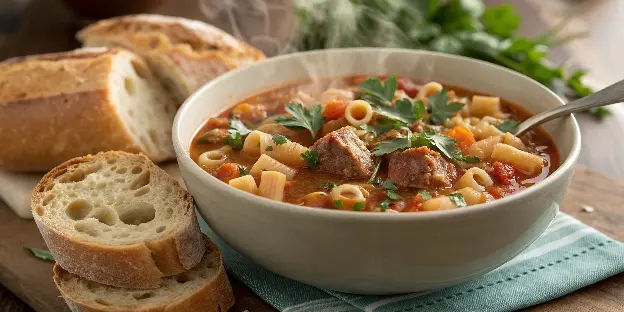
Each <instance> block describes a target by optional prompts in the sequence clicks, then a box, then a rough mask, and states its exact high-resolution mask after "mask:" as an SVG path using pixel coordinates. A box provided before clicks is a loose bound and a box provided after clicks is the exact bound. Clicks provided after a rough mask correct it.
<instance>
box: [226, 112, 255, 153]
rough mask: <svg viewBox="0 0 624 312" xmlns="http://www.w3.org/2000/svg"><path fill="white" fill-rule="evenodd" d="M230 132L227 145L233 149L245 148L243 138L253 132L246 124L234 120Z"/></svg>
mask: <svg viewBox="0 0 624 312" xmlns="http://www.w3.org/2000/svg"><path fill="white" fill-rule="evenodd" d="M228 132H229V133H230V135H228V137H227V143H228V145H230V146H231V147H232V148H233V149H241V148H243V141H244V140H243V137H244V136H246V135H248V134H249V133H250V132H251V130H250V129H249V128H247V126H245V124H244V123H243V122H242V121H240V120H238V119H232V120H231V121H230V124H229V129H228Z"/></svg>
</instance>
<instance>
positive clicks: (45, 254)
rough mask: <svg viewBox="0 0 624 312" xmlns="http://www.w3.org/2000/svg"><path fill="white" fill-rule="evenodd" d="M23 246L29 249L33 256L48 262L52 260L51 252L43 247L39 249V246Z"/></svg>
mask: <svg viewBox="0 0 624 312" xmlns="http://www.w3.org/2000/svg"><path fill="white" fill-rule="evenodd" d="M24 248H25V249H26V250H28V251H30V253H32V255H33V256H35V257H37V258H39V259H41V260H45V261H50V262H54V257H53V256H52V253H50V252H49V251H47V250H44V249H39V248H33V247H28V246H24Z"/></svg>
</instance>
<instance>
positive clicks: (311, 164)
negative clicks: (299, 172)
mask: <svg viewBox="0 0 624 312" xmlns="http://www.w3.org/2000/svg"><path fill="white" fill-rule="evenodd" d="M301 158H303V160H304V161H305V163H306V164H307V165H308V168H316V167H317V166H318V165H319V154H318V152H317V151H312V150H308V151H305V152H303V153H301Z"/></svg>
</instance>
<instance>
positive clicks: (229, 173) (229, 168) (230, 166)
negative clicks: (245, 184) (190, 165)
mask: <svg viewBox="0 0 624 312" xmlns="http://www.w3.org/2000/svg"><path fill="white" fill-rule="evenodd" d="M239 168H241V166H240V165H239V164H235V163H225V164H223V165H221V166H219V168H217V171H216V172H215V177H217V179H219V180H221V181H223V182H225V183H228V182H230V180H232V179H236V178H239V177H240V176H241V174H240V170H239Z"/></svg>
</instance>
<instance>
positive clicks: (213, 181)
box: [172, 48, 581, 221]
mask: <svg viewBox="0 0 624 312" xmlns="http://www.w3.org/2000/svg"><path fill="white" fill-rule="evenodd" d="M357 52H383V53H388V54H391V53H397V52H403V53H404V52H409V53H414V54H420V55H426V56H433V57H441V58H449V59H458V60H460V61H463V62H473V63H477V64H479V65H478V66H487V67H493V68H495V70H499V71H504V72H506V73H507V74H510V75H514V76H516V77H518V78H520V79H525V80H530V81H531V82H532V83H534V84H537V85H538V86H539V87H540V88H541V89H542V90H543V91H544V92H547V93H548V94H550V95H551V96H552V97H554V98H555V99H557V100H558V102H559V103H560V104H561V105H564V104H565V103H564V101H563V100H562V99H561V98H560V97H559V96H558V95H557V94H555V93H554V92H553V91H552V90H550V89H548V88H546V87H545V86H544V85H542V84H541V83H539V82H537V81H536V80H534V79H532V78H530V77H528V76H525V75H523V74H520V73H518V72H516V71H513V70H511V69H507V68H505V67H502V66H499V65H496V64H492V63H489V62H485V61H481V60H477V59H473V58H469V57H464V56H458V55H452V54H447V53H440V52H432V51H425V50H414V49H402V48H338V49H325V50H314V51H306V52H295V53H290V54H285V55H281V56H276V57H271V58H268V59H266V60H263V61H260V62H257V63H253V64H250V65H246V66H243V67H240V68H237V69H235V70H232V71H230V72H227V73H225V74H223V75H221V76H219V77H217V78H215V79H213V80H211V81H209V82H208V83H206V84H204V85H203V86H202V87H200V88H199V89H198V90H196V91H195V92H194V93H193V94H192V95H191V96H189V97H188V98H187V99H186V100H185V101H184V103H183V104H182V106H181V107H180V109H179V110H178V112H177V113H176V116H175V119H174V122H173V129H172V139H173V145H174V148H175V152H176V155H177V160H178V166H180V167H182V166H185V167H187V169H188V171H189V172H190V173H191V174H193V175H194V176H196V177H197V178H198V179H199V180H200V181H202V182H203V183H205V184H207V185H209V186H210V187H213V188H216V189H217V190H218V191H219V192H221V191H222V192H227V193H230V194H231V195H233V196H235V197H239V198H241V199H245V200H247V201H253V202H256V205H257V206H264V207H267V209H275V210H279V211H282V212H284V213H294V214H300V215H309V216H313V217H327V218H341V219H344V218H347V219H357V220H360V219H361V220H388V221H411V220H421V219H424V220H426V219H431V218H445V217H455V216H461V215H465V214H472V213H477V212H487V211H489V210H493V209H497V207H499V206H504V205H506V204H508V203H512V202H518V201H521V200H523V199H525V198H527V197H530V196H531V195H533V194H535V193H537V192H539V191H540V189H542V188H544V187H546V186H547V185H550V184H552V183H554V181H556V180H558V179H560V178H562V177H563V175H564V174H565V173H566V172H568V171H569V170H572V169H573V165H574V164H575V163H576V160H577V159H578V156H579V154H580V149H581V133H580V129H579V125H578V122H577V121H576V118H575V117H574V116H573V115H570V116H568V117H567V118H570V122H571V123H572V131H573V143H572V147H571V150H570V153H569V154H568V155H567V157H566V158H565V160H564V161H563V162H562V163H561V164H560V166H559V167H558V168H557V169H556V170H555V171H554V172H553V173H552V174H551V175H549V176H547V177H546V178H545V179H544V180H542V181H540V182H539V183H536V184H535V185H532V186H531V187H528V188H526V189H524V190H522V191H521V192H516V193H514V194H511V195H509V196H507V197H503V198H500V199H497V200H494V201H491V202H486V203H482V204H476V205H471V206H470V207H466V208H467V209H466V208H464V209H447V210H436V211H418V212H414V213H367V212H360V213H358V212H354V211H348V210H336V209H318V208H313V207H305V206H300V205H295V204H291V203H285V202H280V201H276V200H272V199H268V198H264V197H261V196H258V195H255V194H250V193H247V192H245V191H242V190H239V189H236V188H233V187H231V186H229V185H228V184H226V183H223V182H222V181H221V180H219V179H217V178H216V177H214V176H212V175H211V174H209V173H207V172H206V171H204V170H203V169H201V168H200V167H199V165H197V164H196V163H195V162H194V161H193V160H192V159H191V157H190V154H189V153H188V151H187V150H185V149H184V148H183V144H182V142H181V141H180V138H179V134H180V131H181V130H180V129H181V128H183V126H184V125H183V124H182V123H181V120H182V117H183V115H185V114H188V113H187V111H188V110H189V108H190V107H191V106H193V105H199V104H197V103H199V101H198V98H199V97H200V94H202V93H204V92H206V91H205V90H207V89H209V88H211V87H212V86H213V85H215V84H217V83H219V81H220V80H222V79H226V78H227V77H230V76H234V75H238V74H239V73H241V72H244V71H246V70H248V69H249V68H254V67H262V66H268V65H269V64H272V63H277V62H281V61H283V60H287V59H291V58H299V57H304V56H308V55H314V54H331V53H357ZM564 118H566V117H564ZM191 195H192V194H191Z"/></svg>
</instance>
